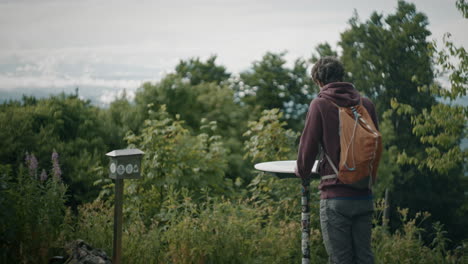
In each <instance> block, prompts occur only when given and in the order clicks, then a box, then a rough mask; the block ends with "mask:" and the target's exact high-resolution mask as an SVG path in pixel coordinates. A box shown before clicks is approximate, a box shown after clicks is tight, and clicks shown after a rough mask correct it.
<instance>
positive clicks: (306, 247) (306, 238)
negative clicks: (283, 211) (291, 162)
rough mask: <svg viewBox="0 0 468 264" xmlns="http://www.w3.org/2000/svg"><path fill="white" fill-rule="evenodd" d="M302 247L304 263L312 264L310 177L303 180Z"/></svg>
mask: <svg viewBox="0 0 468 264" xmlns="http://www.w3.org/2000/svg"><path fill="white" fill-rule="evenodd" d="M301 181H302V182H301V184H302V188H301V193H302V196H301V205H302V210H301V237H302V239H301V248H302V264H310V206H309V200H310V191H309V188H310V179H302V180H301Z"/></svg>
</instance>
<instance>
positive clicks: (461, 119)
mask: <svg viewBox="0 0 468 264" xmlns="http://www.w3.org/2000/svg"><path fill="white" fill-rule="evenodd" d="M467 6H468V4H466V3H462V1H458V2H457V7H458V8H459V9H460V11H462V13H463V12H464V13H463V14H464V16H465V18H466V10H467ZM442 42H443V45H442V47H441V48H440V49H438V48H437V42H436V41H434V42H433V43H432V45H431V54H432V56H433V58H434V64H435V65H436V69H438V71H437V75H438V76H446V75H448V80H449V81H450V83H449V85H450V86H449V87H444V88H441V85H440V84H438V83H434V84H433V85H431V86H423V87H420V91H423V92H426V91H429V92H431V93H433V94H435V95H436V96H441V97H442V98H444V99H445V102H444V101H442V102H438V103H436V104H434V105H432V106H431V107H428V108H425V109H423V110H422V112H420V113H417V112H415V111H414V108H413V107H412V106H411V105H408V104H401V103H398V102H396V101H394V102H393V103H392V109H394V111H397V112H398V111H400V113H401V114H402V115H408V116H410V118H411V122H412V125H413V128H412V131H411V132H412V134H413V135H415V136H417V137H418V139H419V142H420V144H421V145H423V146H424V151H421V152H420V153H417V154H414V155H410V154H407V152H405V151H404V152H402V153H400V154H399V155H398V162H399V163H400V164H404V165H406V164H410V165H413V166H416V167H417V168H418V169H419V170H420V171H421V172H425V173H427V174H433V175H434V176H433V177H432V178H433V179H432V180H433V181H432V184H433V186H431V187H432V189H433V190H434V189H435V190H437V191H433V193H438V194H440V196H441V199H435V200H436V201H435V203H436V204H439V209H440V211H441V212H440V213H439V214H445V219H444V223H445V224H446V225H447V227H448V230H449V231H451V233H452V234H451V237H453V238H454V240H455V241H460V240H462V239H465V238H466V236H467V235H468V228H467V227H466V226H465V225H463V224H461V223H460V222H459V219H460V218H463V217H464V216H466V215H467V214H468V199H467V197H466V195H465V194H464V193H465V192H466V191H467V190H468V180H467V178H466V177H464V176H465V173H466V163H467V158H468V150H467V149H466V148H465V149H462V147H461V141H462V139H466V132H467V123H468V106H467V105H457V104H455V103H454V102H455V100H456V99H458V98H461V97H462V96H466V93H467V89H468V87H467V81H468V54H467V52H466V51H465V49H464V48H463V47H456V46H455V45H454V44H453V43H452V42H451V41H450V34H449V33H446V34H445V36H444V37H443V40H442ZM454 61H456V62H458V63H454ZM441 186H443V187H441ZM447 189H449V190H450V191H449V192H448V193H446V190H447ZM447 208H453V209H451V210H450V209H447Z"/></svg>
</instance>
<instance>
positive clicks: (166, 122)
mask: <svg viewBox="0 0 468 264" xmlns="http://www.w3.org/2000/svg"><path fill="white" fill-rule="evenodd" d="M150 116H151V118H152V119H149V120H146V121H145V124H144V127H143V129H142V131H141V134H140V135H134V134H130V135H128V136H127V141H128V143H129V144H130V146H135V147H137V148H139V149H141V150H143V151H144V152H145V155H144V157H143V161H142V175H143V177H142V179H141V180H138V181H133V182H131V183H130V184H129V185H128V188H127V191H128V193H129V194H130V195H132V196H133V198H132V199H133V202H134V203H137V204H140V203H141V206H142V207H143V209H144V210H143V209H142V210H141V211H142V212H144V214H146V215H148V217H149V218H151V217H153V216H154V215H155V214H157V213H158V211H159V209H160V206H161V203H162V201H163V200H164V199H165V195H166V192H167V191H168V189H169V188H176V189H178V188H181V187H185V188H188V189H189V190H193V191H198V190H200V189H201V188H205V187H208V188H220V187H221V185H222V184H223V182H224V171H225V170H226V166H227V161H226V150H225V148H224V146H223V144H222V142H221V140H220V139H221V138H220V136H216V135H213V136H209V135H208V134H205V133H201V134H198V135H192V134H190V133H189V130H187V129H186V128H184V126H183V124H184V122H183V121H181V120H177V119H176V120H173V119H171V118H170V117H169V114H168V113H167V112H166V108H165V106H162V107H161V109H160V110H159V111H158V112H152V111H151V110H150ZM212 125H213V126H212V127H211V129H213V130H215V126H216V123H212Z"/></svg>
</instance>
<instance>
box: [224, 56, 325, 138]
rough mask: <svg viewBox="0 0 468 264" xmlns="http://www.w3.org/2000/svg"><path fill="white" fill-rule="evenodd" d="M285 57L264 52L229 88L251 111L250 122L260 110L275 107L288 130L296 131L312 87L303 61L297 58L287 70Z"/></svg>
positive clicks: (257, 115) (302, 117)
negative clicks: (281, 113) (289, 128)
mask: <svg viewBox="0 0 468 264" xmlns="http://www.w3.org/2000/svg"><path fill="white" fill-rule="evenodd" d="M285 55H286V53H285V52H283V53H278V54H276V53H271V52H268V53H266V54H265V55H264V56H263V58H262V59H261V60H260V61H256V62H254V63H253V65H252V68H251V69H250V70H248V71H245V72H243V73H241V74H240V77H239V80H237V81H236V82H235V83H234V84H233V89H234V90H235V91H236V95H237V97H238V98H240V100H241V102H242V103H243V104H246V105H247V106H249V108H250V109H251V110H250V113H251V118H250V119H251V120H256V119H258V118H259V117H260V115H261V112H262V111H263V110H269V109H273V108H278V109H280V110H281V112H283V113H284V118H285V119H286V120H287V121H288V124H289V127H291V128H293V129H296V130H298V129H299V128H301V127H302V124H303V122H304V120H303V119H304V115H305V113H306V112H307V109H308V105H309V103H310V100H311V99H312V93H313V92H314V91H315V88H316V86H315V85H314V84H313V83H312V81H311V79H310V77H309V75H308V73H307V67H308V63H307V61H305V60H303V59H297V60H296V61H295V62H294V64H293V66H292V67H291V68H288V67H287V66H286V59H285V58H284V56H285Z"/></svg>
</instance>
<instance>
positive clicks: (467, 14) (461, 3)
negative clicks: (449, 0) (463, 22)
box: [456, 0, 468, 18]
mask: <svg viewBox="0 0 468 264" xmlns="http://www.w3.org/2000/svg"><path fill="white" fill-rule="evenodd" d="M456 6H457V8H458V10H460V12H461V13H462V14H463V17H464V18H468V3H467V2H466V1H465V0H457V3H456Z"/></svg>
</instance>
